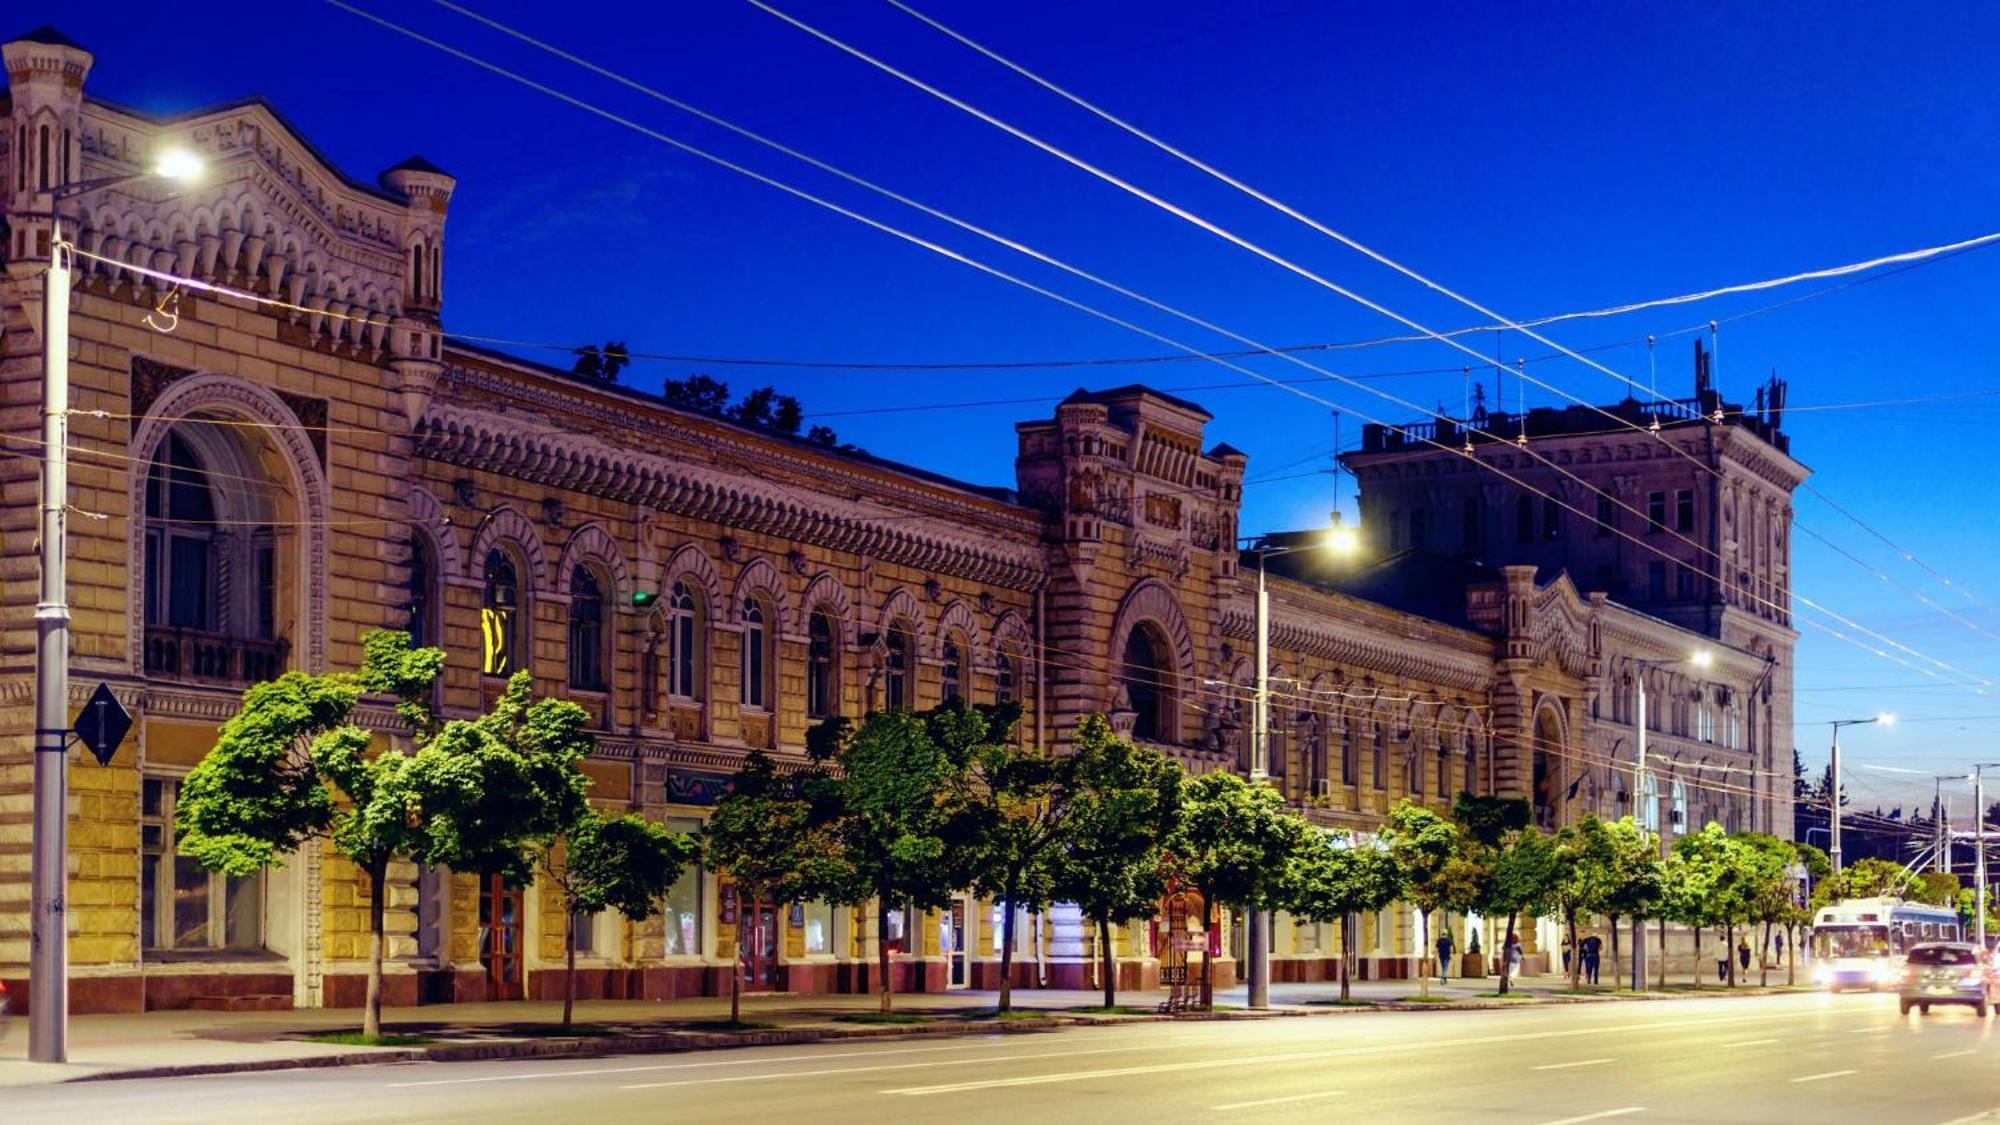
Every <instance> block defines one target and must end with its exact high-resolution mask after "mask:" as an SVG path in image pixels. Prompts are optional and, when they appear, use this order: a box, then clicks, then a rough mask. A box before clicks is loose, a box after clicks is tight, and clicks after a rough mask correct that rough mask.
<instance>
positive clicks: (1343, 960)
mask: <svg viewBox="0 0 2000 1125" xmlns="http://www.w3.org/2000/svg"><path fill="white" fill-rule="evenodd" d="M1353 977H1354V915H1352V914H1343V915H1341V916H1340V998H1341V999H1342V1000H1351V999H1353V993H1352V991H1351V986H1352V983H1353Z"/></svg>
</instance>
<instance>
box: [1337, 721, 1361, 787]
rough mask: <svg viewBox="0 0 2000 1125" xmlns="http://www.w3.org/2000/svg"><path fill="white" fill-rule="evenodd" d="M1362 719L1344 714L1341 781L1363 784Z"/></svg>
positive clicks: (1341, 744)
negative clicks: (1360, 728)
mask: <svg viewBox="0 0 2000 1125" xmlns="http://www.w3.org/2000/svg"><path fill="white" fill-rule="evenodd" d="M1360 724H1361V721H1360V719H1358V718H1349V717H1347V716H1342V718H1341V725H1340V782H1341V784H1343V785H1359V784H1361V731H1360V730H1359V729H1358V728H1359V727H1360Z"/></svg>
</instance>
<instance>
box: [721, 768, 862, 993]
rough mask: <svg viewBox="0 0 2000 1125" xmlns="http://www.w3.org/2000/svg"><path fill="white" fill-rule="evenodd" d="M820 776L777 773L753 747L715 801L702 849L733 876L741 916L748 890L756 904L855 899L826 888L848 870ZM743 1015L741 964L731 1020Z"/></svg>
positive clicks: (734, 978)
mask: <svg viewBox="0 0 2000 1125" xmlns="http://www.w3.org/2000/svg"><path fill="white" fill-rule="evenodd" d="M822 777H823V774H821V773H820V772H819V771H818V769H817V767H814V768H813V769H811V770H808V771H806V772H802V773H794V774H791V775H780V774H779V773H778V770H777V766H776V765H775V764H774V763H773V762H772V761H771V758H770V755H768V754H766V753H764V752H763V751H762V750H753V751H751V752H750V753H749V754H747V755H745V756H744V758H743V764H742V766H741V767H740V768H739V769H738V770H737V771H736V775H735V776H734V777H733V778H731V779H730V786H729V792H728V794H727V795H726V796H724V797H723V798H722V800H720V801H718V802H716V805H715V811H714V813H713V814H712V815H711V816H710V817H709V818H708V823H707V824H705V825H703V826H702V834H701V835H702V848H703V851H704V853H705V854H706V856H707V858H708V863H709V866H711V867H713V868H715V869H717V870H718V871H721V872H722V873H724V874H726V875H728V876H729V879H730V883H731V886H732V890H733V893H734V894H735V895H736V896H737V911H736V916H737V917H738V918H739V919H740V918H744V917H746V916H747V915H746V912H745V911H744V910H743V899H744V898H745V896H747V897H748V899H749V901H750V902H752V903H759V902H771V903H784V902H798V901H803V900H805V899H809V898H831V899H845V898H850V897H852V896H851V895H844V894H841V893H839V892H838V891H834V892H833V893H828V892H829V889H830V888H837V887H841V886H842V885H843V880H845V879H847V878H848V877H849V876H850V874H851V872H850V870H849V869H848V867H847V866H846V864H845V863H844V862H843V860H842V856H841V854H840V849H839V839H838V834H837V832H836V822H835V821H834V820H833V819H832V818H830V817H827V816H825V815H822V813H821V811H820V810H819V809H817V808H816V807H815V805H814V803H813V800H812V798H811V796H809V794H808V789H809V787H810V786H811V785H812V784H813V783H815V782H816V781H818V780H819V779H821V778H822ZM738 944H739V946H740V945H741V942H740V941H739V943H738ZM739 962H740V959H739ZM742 1015H743V966H742V965H741V964H740V963H738V964H736V965H735V967H734V968H733V969H732V970H731V972H730V974H729V1020H730V1022H731V1023H737V1022H740V1021H741V1019H742Z"/></svg>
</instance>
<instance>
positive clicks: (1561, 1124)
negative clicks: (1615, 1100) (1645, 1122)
mask: <svg viewBox="0 0 2000 1125" xmlns="http://www.w3.org/2000/svg"><path fill="white" fill-rule="evenodd" d="M1644 1112H1646V1107H1645V1106H1642V1105H1628V1106H1626V1107H1625V1108H1624V1109H1607V1110H1605V1111H1604V1112H1602V1113H1586V1114H1584V1115H1583V1116H1582V1117H1564V1118H1560V1119H1558V1120H1555V1121H1544V1122H1543V1123H1542V1125H1579V1123H1580V1122H1584V1121H1602V1120H1604V1119H1605V1118H1607V1117H1625V1116H1627V1115H1629V1114H1634V1113H1644Z"/></svg>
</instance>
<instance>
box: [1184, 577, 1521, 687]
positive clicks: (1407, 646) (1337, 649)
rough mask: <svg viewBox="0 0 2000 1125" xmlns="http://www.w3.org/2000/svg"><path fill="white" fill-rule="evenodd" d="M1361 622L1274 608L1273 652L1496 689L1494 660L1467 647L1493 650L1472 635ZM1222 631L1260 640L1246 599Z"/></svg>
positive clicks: (1232, 606)
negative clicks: (1278, 651)
mask: <svg viewBox="0 0 2000 1125" xmlns="http://www.w3.org/2000/svg"><path fill="white" fill-rule="evenodd" d="M1359 616H1361V615H1357V617H1352V618H1343V617H1339V616H1335V615H1333V614H1331V613H1327V612H1324V611H1321V612H1311V611H1306V610H1302V609H1301V608H1300V607H1298V606H1294V605H1284V606H1273V607H1272V613H1271V647H1272V648H1274V649H1278V650H1281V651H1284V652H1288V653H1298V654H1301V655H1306V656H1316V657H1319V658H1320V659H1322V660H1332V661H1337V662H1339V663H1342V664H1349V665H1353V666H1356V667H1359V668H1365V669H1368V670H1369V671H1371V672H1376V673H1379V674H1381V675H1384V676H1396V677H1400V678H1404V679H1412V680H1421V681H1423V682H1426V683H1431V684H1436V685H1438V686H1439V687H1447V688H1454V689H1457V690H1460V691H1484V690H1486V688H1487V687H1488V686H1489V685H1490V684H1491V682H1492V679H1493V659H1492V657H1491V655H1489V654H1482V653H1480V652H1474V651H1470V650H1469V649H1468V648H1467V647H1466V646H1467V645H1468V643H1471V644H1477V645H1480V646H1482V647H1487V646H1490V644H1491V642H1490V641H1488V640H1486V638H1484V637H1480V636H1478V635H1477V634H1470V633H1465V634H1459V635H1457V636H1445V635H1444V634H1445V633H1446V631H1447V630H1446V628H1445V627H1443V626H1440V625H1438V624H1437V623H1435V622H1433V621H1430V620H1428V619H1425V618H1421V617H1413V616H1410V615H1407V614H1393V613H1384V614H1372V613H1371V614H1366V616H1369V617H1376V618H1377V620H1374V621H1364V620H1360V619H1358V618H1359ZM1221 625H1222V635H1223V636H1225V637H1229V638H1231V639H1233V640H1241V641H1246V642H1254V641H1255V639H1256V620H1255V618H1254V616H1253V614H1252V610H1251V608H1250V606H1249V605H1248V603H1247V599H1233V600H1232V601H1231V602H1230V603H1229V604H1227V605H1225V606H1224V607H1223V610H1222V623H1221ZM1452 632H1454V633H1456V632H1457V631H1455V630H1453V631H1452ZM1489 651H1490V649H1489Z"/></svg>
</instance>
